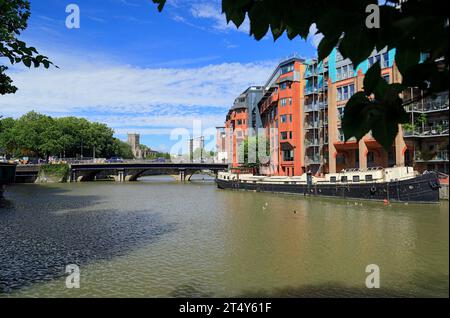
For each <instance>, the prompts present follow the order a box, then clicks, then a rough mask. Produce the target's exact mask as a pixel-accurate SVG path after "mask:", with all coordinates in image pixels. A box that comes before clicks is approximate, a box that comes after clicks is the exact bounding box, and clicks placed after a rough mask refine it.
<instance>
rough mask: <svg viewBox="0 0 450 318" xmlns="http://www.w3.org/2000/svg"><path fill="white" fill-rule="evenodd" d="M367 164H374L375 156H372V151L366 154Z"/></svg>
mask: <svg viewBox="0 0 450 318" xmlns="http://www.w3.org/2000/svg"><path fill="white" fill-rule="evenodd" d="M367 163H369V164H373V163H375V155H374V153H373V151H369V152H368V153H367Z"/></svg>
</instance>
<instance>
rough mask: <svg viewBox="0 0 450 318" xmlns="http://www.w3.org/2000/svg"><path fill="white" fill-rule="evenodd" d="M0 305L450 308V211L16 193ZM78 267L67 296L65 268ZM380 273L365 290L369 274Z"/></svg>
mask: <svg viewBox="0 0 450 318" xmlns="http://www.w3.org/2000/svg"><path fill="white" fill-rule="evenodd" d="M0 204H1V207H0V297H57V296H58V297H80V296H81V297H202V296H204V297H233V296H241V297H266V296H267V297H335V296H343V297H357V296H364V297H365V296H367V297H372V296H374V297H375V296H387V297H405V296H406V297H415V296H425V297H448V296H449V291H448V284H449V212H448V202H441V203H440V204H439V205H414V204H408V205H405V204H392V205H390V206H384V205H383V203H380V202H355V201H346V200H334V199H319V198H304V197H299V196H293V195H282V194H267V193H252V192H233V191H225V190H219V189H217V188H216V187H215V186H214V183H213V182H210V181H201V180H199V181H196V182H193V183H186V184H179V183H176V182H172V181H170V180H167V179H165V178H160V179H158V178H148V179H145V180H141V181H140V182H136V183H127V184H115V183H97V182H96V183H83V184H59V185H48V186H47V185H25V184H24V185H15V186H11V187H9V188H8V189H7V190H6V192H5V199H4V200H3V201H2V202H1V203H0ZM69 264H76V265H78V266H79V268H80V274H81V282H80V288H79V289H68V288H66V285H65V282H66V277H67V275H68V274H66V273H65V269H66V265H69ZM369 264H376V265H378V267H379V269H380V288H379V289H367V288H366V285H365V280H366V277H367V275H369V274H367V273H366V272H365V270H366V266H367V265H369Z"/></svg>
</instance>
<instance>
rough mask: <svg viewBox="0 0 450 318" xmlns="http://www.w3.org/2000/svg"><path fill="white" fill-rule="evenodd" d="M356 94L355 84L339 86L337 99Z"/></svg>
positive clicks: (340, 99) (347, 97) (341, 99)
mask: <svg viewBox="0 0 450 318" xmlns="http://www.w3.org/2000/svg"><path fill="white" fill-rule="evenodd" d="M354 94H355V85H354V84H350V85H345V86H341V87H338V88H337V100H338V101H343V100H347V99H349V98H350V97H352V96H353V95H354Z"/></svg>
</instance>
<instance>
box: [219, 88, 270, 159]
mask: <svg viewBox="0 0 450 318" xmlns="http://www.w3.org/2000/svg"><path fill="white" fill-rule="evenodd" d="M262 94H263V87H262V86H250V87H249V88H247V89H246V90H245V91H244V92H243V93H242V94H240V95H239V96H238V97H237V98H236V99H235V101H234V104H233V106H232V107H231V109H230V110H229V111H228V114H227V117H226V121H225V151H226V152H227V158H228V161H229V162H230V163H231V165H232V167H239V166H240V163H242V161H243V158H240V156H239V152H238V150H239V148H240V147H241V143H242V142H243V141H244V140H245V138H246V137H248V136H251V135H252V134H254V129H255V128H256V129H257V128H259V127H262V126H261V117H260V115H259V111H258V102H259V100H260V99H261V96H262ZM252 128H253V129H252Z"/></svg>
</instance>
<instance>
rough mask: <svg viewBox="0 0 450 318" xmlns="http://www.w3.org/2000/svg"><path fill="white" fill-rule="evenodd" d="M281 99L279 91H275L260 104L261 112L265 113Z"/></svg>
mask: <svg viewBox="0 0 450 318" xmlns="http://www.w3.org/2000/svg"><path fill="white" fill-rule="evenodd" d="M278 99H279V95H278V92H273V93H272V94H271V95H270V96H269V97H268V98H267V99H266V100H265V101H264V102H263V103H262V104H261V106H260V109H259V113H260V114H263V113H265V112H266V111H267V110H268V109H269V108H271V107H272V106H274V105H275V104H276V103H277V102H278Z"/></svg>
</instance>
